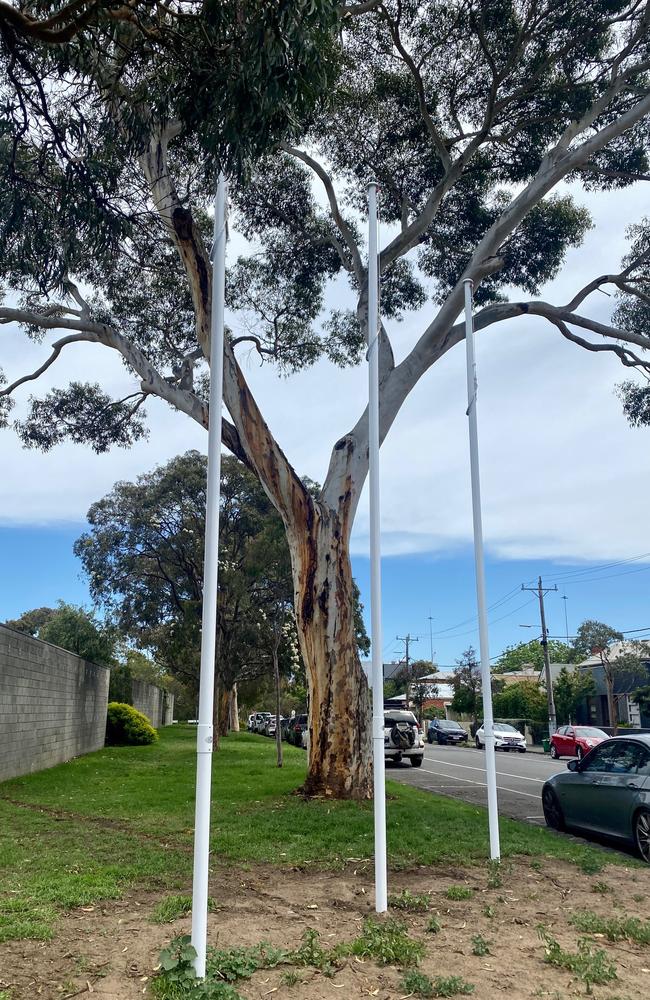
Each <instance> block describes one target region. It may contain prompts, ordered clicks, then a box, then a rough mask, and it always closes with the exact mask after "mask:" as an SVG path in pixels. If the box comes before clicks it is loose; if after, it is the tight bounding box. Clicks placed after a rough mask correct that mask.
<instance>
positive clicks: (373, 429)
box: [368, 181, 388, 913]
mask: <svg viewBox="0 0 650 1000" xmlns="http://www.w3.org/2000/svg"><path fill="white" fill-rule="evenodd" d="M378 328H379V273H378V257H377V184H376V182H375V181H371V182H370V184H368V450H369V470H368V479H369V489H370V620H371V628H370V637H371V643H372V754H373V778H374V804H375V910H376V911H377V913H385V912H386V910H387V909H388V895H387V893H388V885H387V883H388V876H387V861H386V767H385V761H384V666H383V659H382V638H381V536H380V524H379V337H378Z"/></svg>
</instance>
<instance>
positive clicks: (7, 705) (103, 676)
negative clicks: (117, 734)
mask: <svg viewBox="0 0 650 1000" xmlns="http://www.w3.org/2000/svg"><path fill="white" fill-rule="evenodd" d="M109 673H110V672H109V670H108V669H107V668H106V667H100V666H98V665H97V664H96V663H90V662H89V661H88V660H84V659H82V658H81V657H80V656H75V655H74V653H69V652H68V651H67V650H65V649H59V647H58V646H52V645H51V644H50V643H47V642H41V640H40V639H33V638H32V637H31V636H28V635H24V634H23V633H21V632H16V631H14V630H13V629H10V628H7V627H6V626H5V625H0V781H2V780H5V779H6V778H14V777H17V776H18V775H21V774H29V773H30V772H31V771H40V770H42V769H43V768H45V767H52V766H53V765H54V764H61V763H62V762H63V761H66V760H70V759H71V758H72V757H77V756H79V755H80V754H85V753H90V752H91V751H92V750H98V749H99V748H100V747H102V746H103V745H104V735H105V732H106V704H107V700H108V681H109Z"/></svg>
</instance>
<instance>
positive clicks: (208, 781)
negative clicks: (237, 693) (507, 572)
mask: <svg viewBox="0 0 650 1000" xmlns="http://www.w3.org/2000/svg"><path fill="white" fill-rule="evenodd" d="M225 274H226V179H225V177H224V176H223V174H220V175H219V180H218V183H217V192H216V197H215V203H214V236H213V260H212V312H211V342H210V417H209V420H210V423H209V428H208V488H207V496H206V512H205V552H204V571H203V617H202V628H201V674H200V683H199V724H198V728H197V733H196V806H195V816H194V875H193V881H192V945H193V946H194V948H195V950H196V958H195V959H194V969H195V971H196V975H197V976H198V977H199V978H200V979H203V978H204V977H205V958H206V951H207V935H208V879H209V874H210V867H209V865H210V801H211V798H210V796H211V786H212V739H213V732H212V711H213V702H214V673H215V653H216V635H217V573H218V568H219V500H220V491H221V399H222V393H223V333H224V330H223V327H224V298H225V283H226V281H225Z"/></svg>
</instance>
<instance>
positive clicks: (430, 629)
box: [429, 615, 433, 670]
mask: <svg viewBox="0 0 650 1000" xmlns="http://www.w3.org/2000/svg"><path fill="white" fill-rule="evenodd" d="M429 643H430V646H431V669H432V670H433V615H429Z"/></svg>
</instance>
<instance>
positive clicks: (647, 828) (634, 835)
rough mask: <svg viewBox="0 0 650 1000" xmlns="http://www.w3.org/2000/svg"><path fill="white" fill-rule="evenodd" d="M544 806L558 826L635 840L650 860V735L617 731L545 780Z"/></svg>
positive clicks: (548, 820)
mask: <svg viewBox="0 0 650 1000" xmlns="http://www.w3.org/2000/svg"><path fill="white" fill-rule="evenodd" d="M542 808H543V810H544V818H545V819H546V823H547V825H548V826H550V827H553V829H555V830H564V829H565V827H579V828H580V829H582V830H590V831H593V832H594V833H598V834H604V835H606V836H608V837H617V838H619V839H622V840H627V841H631V842H632V843H633V844H634V845H635V847H636V849H637V851H638V852H639V854H640V855H641V857H642V858H643V860H644V861H645V862H646V863H647V864H650V735H642V736H614V737H613V738H611V739H608V740H606V741H605V742H603V743H599V744H598V746H596V747H594V748H593V749H592V750H590V751H589V753H588V754H586V755H585V757H584V758H583V759H582V760H575V759H574V760H570V761H567V771H560V772H559V773H558V774H554V775H553V776H552V777H551V778H549V779H548V781H546V782H545V783H544V787H543V788H542Z"/></svg>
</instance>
